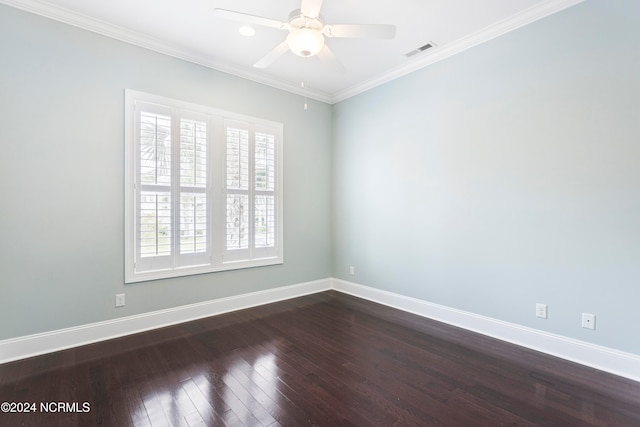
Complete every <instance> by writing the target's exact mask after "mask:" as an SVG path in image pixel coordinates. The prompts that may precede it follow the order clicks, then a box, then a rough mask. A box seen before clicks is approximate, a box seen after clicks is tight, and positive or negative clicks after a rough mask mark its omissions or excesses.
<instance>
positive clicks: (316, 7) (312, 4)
mask: <svg viewBox="0 0 640 427" xmlns="http://www.w3.org/2000/svg"><path fill="white" fill-rule="evenodd" d="M321 7H322V0H302V5H301V6H300V13H301V14H302V15H304V16H306V17H308V18H312V19H314V18H317V17H318V15H320V8H321Z"/></svg>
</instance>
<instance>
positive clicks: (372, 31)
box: [322, 24, 396, 39]
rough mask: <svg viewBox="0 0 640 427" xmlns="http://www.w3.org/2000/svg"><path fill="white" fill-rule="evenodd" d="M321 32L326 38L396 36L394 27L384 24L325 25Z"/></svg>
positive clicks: (387, 37) (384, 37)
mask: <svg viewBox="0 0 640 427" xmlns="http://www.w3.org/2000/svg"><path fill="white" fill-rule="evenodd" d="M322 32H323V33H324V35H325V36H327V37H356V38H372V39H392V38H394V37H395V36H396V26H395V25H386V24H353V25H349V24H336V25H325V26H324V28H323V29H322Z"/></svg>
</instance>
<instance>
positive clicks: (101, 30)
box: [0, 0, 331, 103]
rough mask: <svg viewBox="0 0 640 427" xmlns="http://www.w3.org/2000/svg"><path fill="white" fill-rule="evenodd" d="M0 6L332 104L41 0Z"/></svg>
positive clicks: (0, 0)
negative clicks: (9, 7)
mask: <svg viewBox="0 0 640 427" xmlns="http://www.w3.org/2000/svg"><path fill="white" fill-rule="evenodd" d="M0 4H5V5H7V6H11V7H14V8H16V9H20V10H24V11H25V12H30V13H33V14H36V15H40V16H43V17H45V18H49V19H53V20H55V21H58V22H62V23H64V24H68V25H71V26H74V27H78V28H81V29H83V30H87V31H91V32H94V33H97V34H100V35H103V36H106V37H109V38H112V39H115V40H119V41H122V42H125V43H128V44H132V45H135V46H138V47H142V48H144V49H148V50H151V51H154V52H158V53H161V54H164V55H168V56H171V57H174V58H178V59H182V60H184V61H188V62H191V63H194V64H197V65H202V66H204V67H207V68H211V69H213V70H216V71H220V72H223V73H226V74H231V75H234V76H236V77H241V78H244V79H246V80H250V81H253V82H256V83H260V84H263V85H266V86H270V87H273V88H276V89H280V90H284V91H286V92H290V93H294V94H296V95H300V96H305V97H307V98H310V99H314V100H316V101H321V102H325V103H330V101H331V95H330V94H326V93H324V92H321V91H315V90H313V89H309V88H307V89H306V90H303V89H302V88H300V86H299V84H293V83H291V82H288V81H284V80H278V79H274V78H271V77H267V76H264V75H262V74H260V73H259V72H251V71H247V70H245V69H241V68H239V67H234V66H232V65H228V64H224V63H220V62H217V61H213V60H212V59H211V58H210V57H207V56H205V55H200V54H197V53H195V52H192V51H189V50H187V49H184V48H179V47H176V46H172V45H170V44H167V43H165V42H162V41H160V40H158V39H156V38H154V37H149V36H147V35H144V34H140V33H138V32H136V31H131V30H129V29H126V28H123V27H119V26H117V25H113V24H109V23H106V22H103V21H100V20H98V19H94V18H91V17H88V16H85V15H82V14H78V13H76V12H72V11H70V10H68V9H64V8H61V7H58V6H53V5H51V4H49V3H47V2H44V1H39V0H0Z"/></svg>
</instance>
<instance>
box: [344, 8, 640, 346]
mask: <svg viewBox="0 0 640 427" xmlns="http://www.w3.org/2000/svg"><path fill="white" fill-rule="evenodd" d="M639 18H640V2H638V1H635V0H633V1H631V0H630V1H595V0H588V1H586V2H584V3H581V4H579V5H577V6H575V7H572V8H570V9H567V10H565V11H563V12H560V13H558V14H555V15H553V16H551V17H547V18H545V19H543V20H541V21H538V22H535V23H533V24H531V25H529V26H526V27H524V28H521V29H518V30H516V31H514V32H512V33H509V34H507V35H504V36H501V37H499V38H497V39H494V40H492V41H490V42H487V43H485V44H483V45H480V46H478V47H475V48H473V49H470V50H467V51H465V52H463V53H460V54H458V55H456V56H454V57H451V58H448V59H446V60H444V61H441V62H439V63H436V64H434V65H432V66H430V67H427V68H425V69H422V70H420V71H417V72H414V73H412V74H410V75H407V76H405V77H403V78H400V79H398V80H395V81H393V82H390V83H388V84H386V85H384V86H381V87H378V88H376V89H374V90H371V91H369V92H367V93H364V94H361V95H359V96H356V97H354V98H351V99H348V100H346V101H343V102H341V103H339V104H338V105H336V106H334V117H333V128H334V137H333V164H332V167H333V174H332V176H333V191H334V198H333V200H334V211H333V224H334V227H333V230H334V264H333V265H334V277H338V278H342V279H345V280H350V281H353V282H357V283H361V284H364V285H369V286H373V287H376V288H379V289H383V290H388V291H392V292H396V293H399V294H403V295H407V296H411V297H415V298H419V299H423V300H426V301H431V302H434V303H439V304H443V305H445V306H449V307H453V308H457V309H461V310H466V311H469V312H473V313H477V314H480V315H485V316H489V317H492V318H495V319H500V320H504V321H508V322H513V323H516V324H520V325H524V326H528V327H533V328H537V329H541V330H545V331H550V332H553V333H557V334H561V335H564V336H567V337H572V338H576V339H579V340H584V341H587V342H592V343H596V344H600V345H604V346H608V347H611V348H615V349H620V350H623V351H628V352H631V353H635V354H640V339H639V338H638V325H640V310H639V309H638V302H639V301H640V48H639V46H640V25H638V19H639ZM350 265H353V266H354V267H355V269H356V275H355V276H350V275H349V274H348V268H349V266H350ZM536 302H540V303H546V304H548V306H549V318H548V319H547V320H541V319H537V318H535V316H534V307H535V303H536ZM583 311H584V312H589V313H594V314H596V316H597V319H596V325H597V329H596V331H589V330H586V329H582V328H581V327H580V316H581V312H583Z"/></svg>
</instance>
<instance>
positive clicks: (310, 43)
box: [287, 28, 324, 57]
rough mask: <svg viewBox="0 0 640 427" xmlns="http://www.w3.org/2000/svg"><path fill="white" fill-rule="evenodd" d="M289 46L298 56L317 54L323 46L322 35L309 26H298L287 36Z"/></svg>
mask: <svg viewBox="0 0 640 427" xmlns="http://www.w3.org/2000/svg"><path fill="white" fill-rule="evenodd" d="M287 44H288V45H289V48H290V49H291V50H292V51H293V53H295V54H296V55H298V56H302V57H308V56H313V55H317V54H318V52H320V50H321V49H322V46H324V36H323V35H322V33H321V32H320V31H317V30H313V29H311V28H299V29H296V30H293V31H291V33H290V34H289V35H288V36H287Z"/></svg>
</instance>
